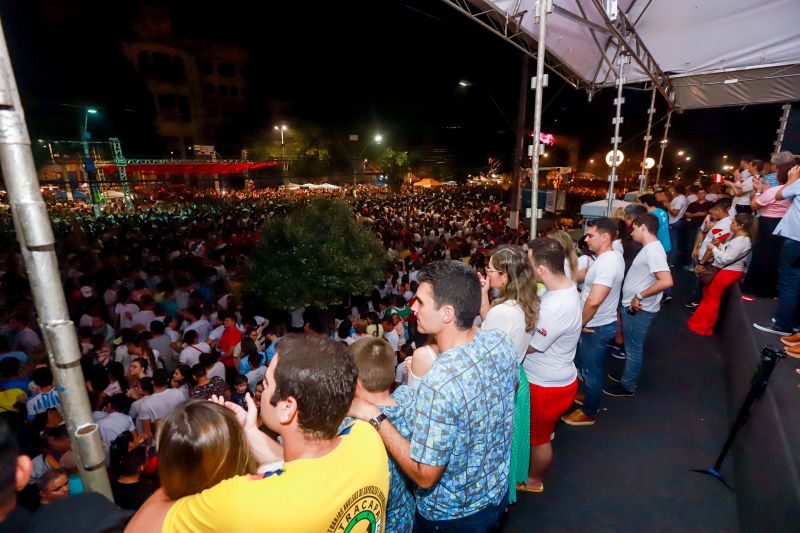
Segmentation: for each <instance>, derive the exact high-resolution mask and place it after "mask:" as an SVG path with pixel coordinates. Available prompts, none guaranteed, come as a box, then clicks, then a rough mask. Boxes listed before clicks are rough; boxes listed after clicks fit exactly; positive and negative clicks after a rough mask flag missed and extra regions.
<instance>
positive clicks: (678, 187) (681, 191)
mask: <svg viewBox="0 0 800 533" xmlns="http://www.w3.org/2000/svg"><path fill="white" fill-rule="evenodd" d="M675 192H677V193H678V194H686V187H685V186H684V185H683V184H682V183H678V184H676V185H675Z"/></svg>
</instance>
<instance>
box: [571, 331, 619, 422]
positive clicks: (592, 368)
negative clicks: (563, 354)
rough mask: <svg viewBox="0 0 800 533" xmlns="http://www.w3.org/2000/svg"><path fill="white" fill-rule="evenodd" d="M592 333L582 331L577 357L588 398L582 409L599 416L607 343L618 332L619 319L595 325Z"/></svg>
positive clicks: (585, 412)
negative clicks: (602, 324)
mask: <svg viewBox="0 0 800 533" xmlns="http://www.w3.org/2000/svg"><path fill="white" fill-rule="evenodd" d="M589 329H591V330H594V331H593V332H592V333H586V332H583V333H581V339H580V341H578V352H577V354H576V355H577V357H578V359H579V360H580V362H581V377H582V378H583V392H584V393H585V394H586V399H585V400H584V401H583V407H582V408H581V410H582V411H583V414H585V415H586V416H591V417H595V416H597V409H598V407H600V398H601V397H602V396H603V379H604V378H605V377H606V352H607V349H608V348H607V344H608V343H609V342H611V339H613V338H614V336H615V335H616V334H617V321H616V320H615V321H614V322H612V323H611V324H606V325H604V326H593V327H589Z"/></svg>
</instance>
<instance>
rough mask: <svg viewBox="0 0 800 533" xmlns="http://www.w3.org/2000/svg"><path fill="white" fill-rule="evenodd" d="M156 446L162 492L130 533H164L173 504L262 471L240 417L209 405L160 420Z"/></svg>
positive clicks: (196, 404)
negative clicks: (158, 532) (226, 482)
mask: <svg viewBox="0 0 800 533" xmlns="http://www.w3.org/2000/svg"><path fill="white" fill-rule="evenodd" d="M156 443H157V450H158V477H159V480H160V482H161V488H160V489H159V490H157V491H156V492H155V493H154V494H153V495H152V496H151V497H150V498H149V499H148V500H147V502H145V504H144V505H143V506H142V508H141V509H140V510H139V512H137V513H136V515H135V516H134V517H133V519H132V520H131V522H130V523H129V524H128V527H127V528H126V531H129V532H133V533H136V532H140V531H141V532H146V531H161V526H162V524H163V520H164V518H165V516H166V514H167V510H168V509H169V507H170V506H171V505H172V502H174V501H175V500H178V499H179V498H183V497H184V496H188V495H190V494H197V493H199V492H202V491H204V490H205V489H207V488H210V487H213V486H214V485H216V484H217V483H219V482H220V481H223V480H225V479H228V478H232V477H234V476H241V475H245V474H251V473H254V472H255V471H256V469H257V468H258V465H257V464H256V461H255V459H254V458H253V456H252V454H251V453H250V446H249V445H248V444H247V439H246V438H245V435H244V430H243V429H242V426H241V424H240V423H239V421H238V420H237V418H236V415H235V414H234V413H233V412H232V411H231V410H230V409H228V408H227V407H224V406H223V405H220V404H219V403H215V402H211V401H189V402H186V403H185V404H182V405H180V406H178V408H177V409H175V411H173V412H172V413H170V414H169V415H167V416H166V417H164V418H163V419H161V422H160V423H159V425H158V431H157V433H156Z"/></svg>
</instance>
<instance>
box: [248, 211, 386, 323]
mask: <svg viewBox="0 0 800 533" xmlns="http://www.w3.org/2000/svg"><path fill="white" fill-rule="evenodd" d="M386 260H387V255H386V251H385V250H384V249H383V246H382V244H381V242H380V241H379V240H378V238H377V237H376V236H375V235H374V234H373V233H372V232H371V231H370V229H369V227H368V226H366V225H365V224H362V223H359V222H357V221H356V219H355V217H354V216H353V210H352V208H351V207H350V205H349V204H347V203H346V202H344V201H342V200H331V199H325V198H319V199H315V200H312V201H311V202H309V203H307V204H303V205H299V206H298V207H297V208H295V209H294V210H293V211H292V212H290V213H289V214H288V215H286V216H283V217H279V218H275V219H273V220H270V221H268V222H266V223H265V224H264V226H263V227H262V232H261V241H260V242H259V244H258V245H257V246H256V248H255V250H254V252H253V255H252V256H251V259H250V262H249V266H248V270H247V275H246V285H247V289H248V290H249V291H250V292H252V293H254V294H255V295H256V297H258V298H259V299H260V300H261V301H262V302H264V303H265V304H267V305H268V306H270V307H272V308H275V309H290V308H294V307H298V306H304V307H309V306H318V307H321V308H328V307H330V306H332V305H336V304H339V303H341V302H342V301H343V300H344V299H345V298H346V297H347V295H349V294H364V293H366V292H368V291H369V290H371V289H372V287H373V286H374V285H375V283H376V282H378V281H379V280H380V279H382V277H383V273H382V267H383V266H384V264H385V262H386Z"/></svg>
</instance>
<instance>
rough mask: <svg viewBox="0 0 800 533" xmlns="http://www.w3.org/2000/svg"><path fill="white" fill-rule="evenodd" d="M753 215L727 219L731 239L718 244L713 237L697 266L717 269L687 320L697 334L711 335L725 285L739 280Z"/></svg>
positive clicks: (745, 257) (745, 261) (749, 246)
mask: <svg viewBox="0 0 800 533" xmlns="http://www.w3.org/2000/svg"><path fill="white" fill-rule="evenodd" d="M754 220H755V218H754V217H753V215H751V214H749V213H739V214H738V215H736V216H735V217H733V222H731V232H732V233H733V235H732V237H731V239H729V240H728V241H727V242H725V243H720V242H719V241H717V240H716V239H714V240H713V241H711V244H709V247H708V249H709V251H708V252H706V254H705V256H704V257H703V258H702V260H701V261H700V265H698V269H700V270H702V269H703V268H705V266H704V265H708V264H709V263H710V264H712V265H713V266H714V267H716V268H719V269H720V270H719V271H718V272H717V273H716V275H715V276H714V277H713V278H712V280H711V282H710V283H709V284H708V285H706V286H705V287H703V299H702V300H700V305H699V306H697V309H695V311H694V314H693V315H692V317H691V318H690V319H689V322H688V323H687V326H688V328H689V329H690V330H691V331H693V332H695V333H697V334H698V335H713V334H714V326H715V325H716V323H717V318H718V316H719V306H720V302H721V301H722V297H723V296H724V295H725V292H726V291H727V290H728V287H730V286H731V285H733V284H734V283H736V282H737V281H739V280H740V279H742V277H743V276H744V270H745V266H746V263H747V256H748V254H749V253H750V248H751V245H750V231H751V230H752V227H753V222H754Z"/></svg>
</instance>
